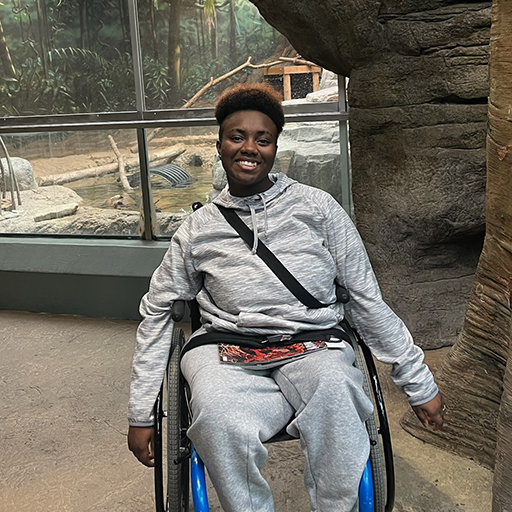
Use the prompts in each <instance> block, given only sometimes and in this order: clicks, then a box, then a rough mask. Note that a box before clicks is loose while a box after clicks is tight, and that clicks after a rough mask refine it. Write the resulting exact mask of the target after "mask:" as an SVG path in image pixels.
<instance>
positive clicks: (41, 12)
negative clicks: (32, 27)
mask: <svg viewBox="0 0 512 512" xmlns="http://www.w3.org/2000/svg"><path fill="white" fill-rule="evenodd" d="M36 9H37V26H38V31H39V44H40V47H41V55H40V56H41V64H42V66H43V74H44V76H45V78H48V29H47V27H48V24H47V23H46V4H45V2H44V0H36Z"/></svg>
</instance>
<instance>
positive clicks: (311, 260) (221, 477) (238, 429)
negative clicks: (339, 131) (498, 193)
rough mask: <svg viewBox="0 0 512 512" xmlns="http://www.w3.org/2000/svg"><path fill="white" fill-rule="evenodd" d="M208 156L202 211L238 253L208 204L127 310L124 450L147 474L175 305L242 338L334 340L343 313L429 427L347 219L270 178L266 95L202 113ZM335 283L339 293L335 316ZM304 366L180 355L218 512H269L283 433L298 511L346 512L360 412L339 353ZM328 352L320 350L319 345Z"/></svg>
mask: <svg viewBox="0 0 512 512" xmlns="http://www.w3.org/2000/svg"><path fill="white" fill-rule="evenodd" d="M216 118H217V121H218V123H219V126H220V129H219V140H218V142H217V150H218V152H219V155H220V158H221V160H222V164H223V166H224V169H225V170H226V174H227V178H228V186H227V187H226V188H225V189H224V190H223V191H222V192H221V194H219V196H218V197H217V198H216V199H215V200H214V203H217V204H219V205H221V206H224V207H226V208H230V209H233V210H235V211H236V212H237V214H238V215H239V216H240V217H241V218H242V219H243V220H244V222H245V223H246V224H247V225H248V226H249V227H250V228H251V229H252V230H253V232H254V239H253V244H252V248H248V247H247V245H246V244H245V243H244V242H243V241H242V239H241V238H240V236H239V235H238V233H237V232H236V231H235V230H234V229H233V228H232V227H231V226H230V225H229V224H228V222H227V221H226V220H225V219H224V217H223V216H222V214H221V213H220V211H219V209H218V208H217V206H216V205H215V204H208V205H206V206H204V207H203V208H201V209H200V210H198V211H196V212H195V213H193V214H192V215H191V216H190V217H189V218H188V219H187V220H186V221H185V222H184V223H183V225H182V226H181V227H180V228H179V229H178V230H177V232H176V234H175V235H174V237H173V239H172V241H171V244H170V248H169V250H168V252H167V254H166V255H165V257H164V259H163V261H162V263H161V265H160V266H159V267H158V269H157V270H156V271H155V273H154V275H153V277H152V280H151V285H150V289H149V292H148V294H147V295H145V296H144V298H143V299H142V303H141V313H142V316H143V320H142V322H141V324H140V326H139V329H138V333H137V346H136V351H135V356H134V363H133V373H132V383H131V393H130V406H129V423H130V429H129V434H128V443H129V447H130V449H131V450H132V451H133V452H134V454H135V456H136V457H137V458H138V459H139V460H140V461H141V462H142V463H143V464H145V465H147V466H152V465H153V462H152V452H151V449H152V446H151V445H152V435H153V428H152V408H153V405H154V402H155V399H156V396H157V394H158V391H159V388H160V384H161V381H162V378H163V375H164V371H165V366H166V361H167V357H168V353H169V346H170V339H171V330H172V321H171V318H170V307H171V305H172V302H173V301H175V300H180V299H181V300H191V299H193V298H197V301H198V303H199V307H200V311H201V321H202V328H201V329H199V331H197V332H196V333H194V337H195V336H200V335H202V334H204V333H206V332H217V333H235V334H237V335H239V336H240V337H242V338H243V336H247V335H260V336H262V337H263V338H265V337H266V336H273V335H276V334H287V335H293V334H297V333H304V332H310V333H311V340H314V339H315V336H317V335H318V333H320V332H321V331H323V330H326V329H331V328H336V327H337V326H338V324H339V322H340V321H341V319H342V318H343V316H344V314H345V311H347V312H348V313H350V316H351V318H352V320H353V322H354V324H355V326H356V328H357V329H358V330H359V332H360V333H361V335H362V336H363V338H364V339H365V341H366V343H367V344H368V345H369V347H370V348H371V349H372V352H373V353H374V355H375V356H376V357H377V358H378V359H379V360H381V361H384V362H386V363H390V364H393V372H392V376H393V379H394V381H395V383H396V384H397V385H398V386H399V387H400V388H401V389H402V390H403V391H404V392H405V393H406V394H407V395H408V398H409V402H410V403H411V405H412V407H413V408H414V410H415V412H416V414H417V415H418V417H419V418H420V420H421V421H422V422H423V424H424V425H425V426H432V427H433V428H434V429H438V428H440V427H441V425H442V423H443V418H442V414H441V412H442V400H441V397H440V395H439V394H438V389H437V386H436V384H435V382H434V379H433V376H432V374H431V372H430V370H429V369H428V367H427V366H426V365H425V364H423V353H422V351H421V350H420V349H419V348H418V347H416V346H415V345H414V343H413V341H412V338H411V335H410V333H409V331H408V330H407V328H406V327H405V325H404V324H403V322H402V321H401V320H400V319H399V318H398V317H397V316H396V315H395V314H394V313H393V312H392V311H391V309H390V308H389V307H388V306H387V305H386V304H385V303H384V302H383V300H382V297H381V294H380V291H379V288H378V284H377V281H376V279H375V276H374V273H373V271H372V268H371V266H370V263H369V260H368V257H367V254H366V251H365V249H364V246H363V243H362V241H361V239H360V237H359V234H358V233H357V230H356V228H355V227H354V225H353V224H352V222H351V220H350V218H349V217H348V215H347V214H346V213H345V211H344V210H343V209H342V208H341V206H340V205H339V204H338V203H337V202H336V201H335V200H334V199H333V198H332V197H331V196H330V195H329V194H327V193H326V192H324V191H322V190H319V189H316V188H313V187H308V186H305V185H302V184H299V183H297V182H296V181H294V180H292V179H290V178H288V177H287V176H285V175H284V174H279V175H274V174H271V169H272V165H273V163H274V159H275V156H276V152H277V141H278V136H279V134H280V133H281V131H282V128H283V125H284V114H283V110H282V107H281V102H280V98H279V95H278V94H277V93H276V92H274V91H273V90H272V89H270V88H269V87H266V86H263V85H245V86H238V87H236V88H234V89H232V90H229V91H227V92H226V93H225V94H224V95H223V96H222V97H221V98H220V100H219V102H218V104H217V107H216ZM260 239H261V240H262V241H263V242H264V243H265V245H267V246H268V248H269V249H270V250H271V251H272V252H273V253H274V254H275V255H276V256H277V258H278V259H279V260H280V261H281V262H282V263H283V264H284V265H285V267H286V268H287V269H288V270H289V271H290V272H291V273H292V274H293V275H294V276H295V278H296V279H297V280H298V281H299V282H300V283H301V284H302V285H303V286H304V287H305V288H306V289H307V290H308V291H309V292H310V293H311V294H312V295H313V296H314V297H315V298H316V299H318V300H319V301H321V302H322V303H324V304H330V305H329V306H328V307H325V308H320V309H310V308H308V307H306V306H305V305H304V304H302V302H300V301H299V300H298V299H297V298H295V296H294V295H292V293H291V292H290V291H289V290H288V288H286V287H285V286H284V285H283V284H282V283H281V282H280V281H279V280H278V279H277V277H275V276H274V274H273V273H272V271H271V270H270V269H269V268H268V266H267V265H266V264H265V263H264V262H263V261H262V260H261V259H260V258H259V257H258V255H257V254H256V249H257V246H258V243H259V240H260ZM335 283H339V284H341V285H342V286H344V287H345V288H347V289H348V290H349V291H350V295H351V299H350V301H349V303H348V304H346V305H345V306H344V305H343V304H341V303H339V302H336V289H335ZM332 346H334V347H335V348H329V349H327V350H322V351H317V352H313V353H311V354H308V355H306V356H304V357H302V358H300V359H298V360H294V361H292V362H288V363H283V364H280V365H277V366H275V367H272V368H267V369H253V368H249V367H244V366H243V365H242V366H234V365H228V364H223V363H221V362H220V359H219V352H218V347H217V346H216V345H214V344H205V345H201V346H198V347H196V348H193V349H191V350H189V351H187V352H186V353H185V354H184V356H183V358H182V363H181V369H182V372H183V374H184V376H185V378H186V380H187V382H188V384H189V386H190V389H191V394H192V398H191V409H192V416H193V418H192V424H191V426H190V429H189V431H188V435H189V437H190V439H191V440H192V442H193V443H194V445H195V447H196V449H197V451H198V453H199V455H200V456H201V458H202V459H203V461H204V462H205V465H206V467H207V468H208V473H209V475H210V477H211V479H212V482H213V484H214V486H215V488H216V491H217V494H218V496H219V499H220V501H221V504H222V506H223V508H224V510H225V511H227V512H245V511H255V512H256V511H257V512H263V511H265V512H267V511H268V512H271V511H273V510H274V505H273V499H272V495H271V492H270V488H269V486H268V484H267V482H266V481H265V480H264V479H263V477H262V475H261V473H260V470H261V468H262V466H263V464H264V463H265V460H266V457H267V450H266V448H265V446H264V444H263V442H265V441H266V440H268V439H270V438H271V437H273V436H274V435H275V434H276V433H277V432H279V431H280V430H281V429H282V428H283V427H285V426H286V425H288V432H289V433H291V434H292V435H295V436H297V437H300V439H301V446H302V450H303V452H304V455H305V458H306V469H305V484H306V487H307V490H308V492H309V495H310V499H311V510H313V511H319V512H355V510H356V507H357V493H358V485H359V480H360V477H361V474H362V471H363V468H364V465H365V463H366V460H367V459H368V455H369V440H368V435H367V432H366V429H365V425H364V421H365V420H366V419H367V418H368V416H369V415H370V414H371V413H372V404H371V402H370V400H369V399H368V398H367V397H366V395H365V394H364V392H363V389H362V376H361V374H360V372H359V370H357V369H355V368H354V367H353V365H352V363H353V360H354V353H353V350H352V348H351V347H350V346H349V345H348V344H346V343H344V342H339V343H336V344H332ZM330 347H331V344H330Z"/></svg>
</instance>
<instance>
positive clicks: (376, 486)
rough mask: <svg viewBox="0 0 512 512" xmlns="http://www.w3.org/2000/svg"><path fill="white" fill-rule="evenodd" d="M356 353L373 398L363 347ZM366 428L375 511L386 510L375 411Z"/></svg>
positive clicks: (364, 384)
mask: <svg viewBox="0 0 512 512" xmlns="http://www.w3.org/2000/svg"><path fill="white" fill-rule="evenodd" d="M354 353H355V354H356V361H355V366H356V368H358V369H359V370H361V371H362V372H363V373H364V381H363V389H364V391H365V393H366V395H367V396H368V397H369V398H370V399H372V394H371V390H370V382H369V380H368V375H367V370H366V367H365V364H364V358H363V354H362V352H361V349H360V348H359V347H356V348H355V350H354ZM372 401H373V399H372ZM366 430H367V431H368V437H369V438H370V464H371V467H372V477H373V495H374V500H375V512H385V506H386V484H385V480H384V474H385V466H384V455H383V451H382V447H381V444H380V439H379V427H378V425H377V420H376V418H375V413H374V414H372V415H371V416H370V417H369V418H368V419H367V420H366Z"/></svg>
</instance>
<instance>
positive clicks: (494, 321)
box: [402, 0, 512, 511]
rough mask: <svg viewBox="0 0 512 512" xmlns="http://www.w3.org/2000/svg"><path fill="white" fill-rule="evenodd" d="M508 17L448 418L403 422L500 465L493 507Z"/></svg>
mask: <svg viewBox="0 0 512 512" xmlns="http://www.w3.org/2000/svg"><path fill="white" fill-rule="evenodd" d="M511 22H512V4H511V3H510V2H507V1H506V0H505V1H504V0H497V1H495V5H494V6H493V22H492V29H491V44H490V52H489V54H490V101H489V123H488V132H487V194H486V202H487V204H486V221H487V222H486V237H485V242H484V247H483V251H482V255H481V257H480V261H479V263H478V268H477V272H476V276H475V284H474V287H473V292H472V295H471V299H470V303H469V306H468V309H467V314H466V319H465V322H464V326H463V329H462V332H461V334H460V336H459V339H458V340H457V343H456V344H455V346H454V347H453V349H452V351H451V353H450V355H449V357H448V358H447V360H446V361H445V362H444V364H443V365H442V367H441V369H440V371H439V373H438V375H437V381H438V383H439V385H440V387H441V391H442V393H443V395H444V397H445V401H446V404H447V407H448V411H449V412H448V415H447V424H446V427H445V428H444V429H443V431H442V432H440V433H438V434H437V435H435V436H433V435H431V434H427V432H424V431H422V429H421V428H420V427H418V424H417V422H416V421H415V420H414V418H413V416H412V414H409V415H407V416H406V417H405V418H404V419H403V421H402V424H403V426H404V427H405V428H406V430H408V431H410V432H411V433H413V434H415V435H416V436H418V437H420V438H422V439H425V440H427V439H428V440H430V441H432V442H434V443H436V444H440V445H441V446H443V447H445V448H447V449H450V450H455V451H459V452H462V453H463V454H465V455H466V456H470V457H473V458H475V459H476V460H478V461H480V462H482V463H484V464H485V465H486V466H488V467H492V466H493V465H494V464H496V474H495V482H494V506H493V511H494V510H496V511H505V510H510V506H512V472H511V471H510V468H511V467H512V466H511V464H512V443H511V441H512V431H511V429H512V406H511V400H512V389H511V386H512V377H511V375H510V373H511V371H512V358H511V355H512V354H511V346H510V336H511V328H512V323H511V310H510V288H511V279H512V177H511V174H510V166H511V162H512V118H511V116H510V110H511V108H512V61H511V59H510V55H512V32H511V31H510V23H511ZM507 23H508V25H507ZM500 402H501V405H500ZM468 418H470V420H471V426H470V428H468ZM496 442H497V447H496ZM495 452H496V453H495ZM495 455H496V457H495ZM500 507H502V508H500ZM503 507H504V508H503Z"/></svg>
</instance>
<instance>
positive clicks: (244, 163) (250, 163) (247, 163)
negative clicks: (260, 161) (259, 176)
mask: <svg viewBox="0 0 512 512" xmlns="http://www.w3.org/2000/svg"><path fill="white" fill-rule="evenodd" d="M240 165H248V166H249V167H256V165H257V164H256V162H247V161H240Z"/></svg>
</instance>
